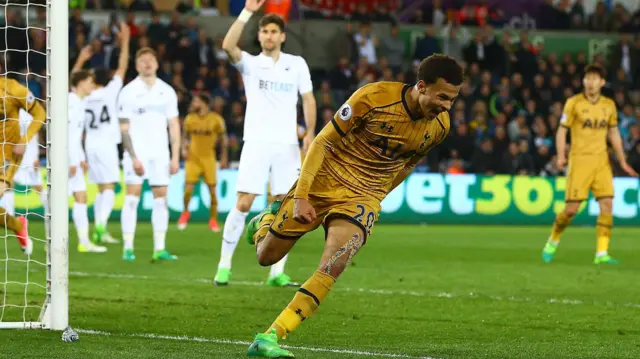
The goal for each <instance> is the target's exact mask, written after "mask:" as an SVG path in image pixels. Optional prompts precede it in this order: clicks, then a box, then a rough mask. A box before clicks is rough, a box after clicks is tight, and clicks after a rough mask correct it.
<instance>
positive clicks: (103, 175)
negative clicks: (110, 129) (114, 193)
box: [87, 145, 120, 184]
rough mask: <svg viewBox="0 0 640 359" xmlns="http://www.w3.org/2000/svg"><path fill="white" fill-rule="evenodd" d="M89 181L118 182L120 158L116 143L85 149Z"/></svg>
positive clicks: (97, 182)
mask: <svg viewBox="0 0 640 359" xmlns="http://www.w3.org/2000/svg"><path fill="white" fill-rule="evenodd" d="M87 164H88V165H89V181H90V182H91V183H96V184H109V183H118V182H120V159H119V158H118V147H117V146H116V145H112V146H105V147H103V148H101V149H98V148H88V149H87Z"/></svg>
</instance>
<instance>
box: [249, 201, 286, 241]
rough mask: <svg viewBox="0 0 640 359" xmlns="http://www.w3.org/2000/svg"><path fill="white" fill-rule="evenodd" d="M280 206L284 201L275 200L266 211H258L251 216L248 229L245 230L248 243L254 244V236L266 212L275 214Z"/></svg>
mask: <svg viewBox="0 0 640 359" xmlns="http://www.w3.org/2000/svg"><path fill="white" fill-rule="evenodd" d="M280 206H282V201H273V202H271V204H270V205H268V206H267V208H265V209H264V211H262V212H260V213H258V215H256V216H255V217H253V218H251V220H250V221H249V224H247V230H246V231H245V232H244V238H245V239H246V240H247V243H249V244H251V245H254V244H255V242H254V241H253V236H254V235H255V234H256V232H257V231H258V229H259V228H260V221H261V220H262V217H264V215H265V214H268V213H270V214H273V215H275V214H276V213H278V211H279V210H280Z"/></svg>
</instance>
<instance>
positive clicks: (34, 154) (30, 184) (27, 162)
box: [2, 109, 47, 216]
mask: <svg viewBox="0 0 640 359" xmlns="http://www.w3.org/2000/svg"><path fill="white" fill-rule="evenodd" d="M19 114H20V115H19V120H20V135H21V136H24V135H25V134H26V133H27V128H29V125H30V124H31V121H33V116H31V114H29V113H28V112H27V111H25V110H24V109H20V113H19ZM39 137H40V136H38V134H37V133H36V134H35V135H34V136H33V137H32V138H31V142H29V143H28V144H27V148H26V150H25V152H24V155H22V162H20V168H19V169H18V171H17V172H16V175H15V176H14V177H13V182H14V183H16V184H19V185H22V186H24V187H27V189H26V190H34V191H35V192H36V193H38V195H39V196H40V201H41V202H42V207H43V208H46V207H47V190H46V188H44V186H43V184H42V176H41V174H40V140H39ZM15 192H16V190H15V189H14V190H13V191H7V193H5V195H4V197H2V201H3V202H4V208H5V209H6V210H7V213H9V214H10V215H12V216H14V215H15ZM20 192H21V193H22V194H26V192H24V191H20ZM28 209H29V208H27V210H28Z"/></svg>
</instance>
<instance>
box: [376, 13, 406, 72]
mask: <svg viewBox="0 0 640 359" xmlns="http://www.w3.org/2000/svg"><path fill="white" fill-rule="evenodd" d="M399 31H400V30H399V28H398V25H397V24H393V25H391V32H390V34H389V36H386V37H384V38H383V39H382V42H381V46H380V53H381V55H382V56H385V57H386V58H387V60H388V61H389V66H391V69H392V70H393V72H394V73H396V74H397V73H399V72H400V71H402V67H403V65H404V54H405V52H406V44H405V42H404V40H403V39H402V38H400V32H399Z"/></svg>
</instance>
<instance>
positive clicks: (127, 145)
mask: <svg viewBox="0 0 640 359" xmlns="http://www.w3.org/2000/svg"><path fill="white" fill-rule="evenodd" d="M120 133H121V134H122V147H124V150H125V151H127V153H129V156H131V158H137V156H136V151H135V150H134V149H133V142H132V141H131V135H130V134H129V119H128V118H121V119H120Z"/></svg>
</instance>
